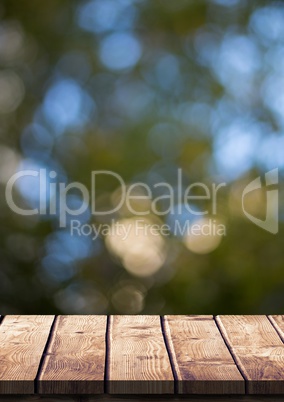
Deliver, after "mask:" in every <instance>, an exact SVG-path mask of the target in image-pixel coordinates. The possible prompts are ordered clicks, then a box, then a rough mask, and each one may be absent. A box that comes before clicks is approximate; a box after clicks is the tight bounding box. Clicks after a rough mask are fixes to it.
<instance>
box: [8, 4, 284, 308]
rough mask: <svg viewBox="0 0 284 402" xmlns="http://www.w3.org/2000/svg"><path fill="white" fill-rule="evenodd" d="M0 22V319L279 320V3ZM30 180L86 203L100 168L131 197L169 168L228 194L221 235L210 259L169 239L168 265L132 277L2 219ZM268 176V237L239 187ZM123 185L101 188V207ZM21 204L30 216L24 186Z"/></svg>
mask: <svg viewBox="0 0 284 402" xmlns="http://www.w3.org/2000/svg"><path fill="white" fill-rule="evenodd" d="M0 18H1V20H0V64H1V70H0V191H1V192H0V310H1V313H2V314H8V313H14V314H16V313H33V314H34V313H67V314H73V313H79V314H83V313H129V314H137V313H145V314H164V313H175V314H177V313H180V314H191V313H194V314H198V313H202V314H207V313H208V314H217V313H218V314H219V313H223V314H226V313H268V312H269V313H281V311H283V308H284V254H283V240H284V238H283V217H284V215H283V202H282V204H281V201H283V197H282V190H283V189H282V181H283V180H282V179H283V168H284V140H283V139H284V97H283V93H284V6H283V2H281V1H264V0H258V1H256V0H251V1H245V0H214V1H213V0H212V1H210V0H208V1H205V0H179V1H171V0H155V1H150V0H90V1H75V0H72V1H70V0H68V1H67V0H49V1H46V2H43V1H41V2H40V1H36V0H21V1H18V0H2V2H1V4H0ZM24 168H25V169H28V168H36V169H39V168H46V169H47V170H48V171H56V172H57V173H58V177H57V179H58V181H63V182H66V183H70V182H75V181H77V182H80V183H83V184H84V185H85V186H87V188H88V189H90V177H91V172H92V171H95V170H104V169H105V170H111V171H114V172H116V173H117V174H119V175H121V176H122V177H123V179H124V180H125V182H126V183H128V184H130V183H135V182H138V181H140V182H145V183H152V182H153V181H154V182H155V180H156V179H157V178H158V179H159V178H160V179H163V180H164V181H167V182H169V183H170V184H172V185H173V186H175V185H176V172H177V169H178V168H181V169H182V171H183V174H184V177H185V178H184V180H185V183H184V184H185V185H188V184H190V183H194V182H203V183H207V184H208V185H209V184H210V183H213V182H214V183H220V182H226V183H227V186H226V187H225V188H224V189H223V190H222V191H220V193H219V196H218V210H217V217H216V219H219V220H220V221H222V222H224V223H225V224H226V229H227V234H226V236H225V237H224V238H223V239H222V241H221V243H220V244H219V245H218V247H217V246H216V247H215V249H214V250H212V252H208V253H205V254H200V253H196V252H194V249H192V248H190V247H187V246H186V242H185V241H183V239H181V238H180V237H176V236H174V235H172V236H170V237H167V238H166V239H164V240H163V241H164V243H163V244H164V248H163V249H161V252H162V253H163V264H160V265H161V266H159V269H158V270H156V271H155V272H154V273H153V274H151V275H139V274H138V275H137V274H135V272H133V271H132V273H131V270H129V269H126V268H127V267H125V264H124V263H123V261H122V259H121V258H119V255H115V253H113V252H111V251H112V249H111V247H112V246H109V245H108V243H107V241H106V239H105V238H103V237H102V238H100V239H98V240H97V241H94V242H93V241H92V240H91V239H90V238H82V237H81V238H77V239H76V238H71V237H70V232H68V228H67V230H64V229H60V228H59V227H58V221H57V220H56V219H54V218H53V217H48V216H47V217H46V216H41V217H36V216H31V217H23V216H20V215H17V214H15V213H14V212H13V211H11V210H10V208H9V207H8V205H7V202H6V200H5V187H6V184H7V181H8V179H9V177H11V175H12V174H14V173H15V172H16V171H17V170H19V169H24ZM274 168H279V173H280V185H279V187H280V230H279V233H278V234H277V235H273V234H271V233H268V232H266V231H264V230H262V229H261V228H259V227H257V226H256V225H254V224H253V223H252V222H250V221H249V220H248V219H247V218H246V217H245V216H244V214H243V213H242V211H241V194H242V191H243V189H244V187H245V186H246V185H247V184H248V183H249V182H250V181H251V180H253V179H254V178H256V177H258V176H262V177H263V176H264V173H265V172H267V171H269V170H272V169H274ZM158 179H157V180H158ZM117 186H118V184H117V182H116V181H115V180H113V179H109V180H107V179H105V180H100V181H99V184H98V203H99V206H100V207H101V208H104V207H105V208H107V207H110V205H111V202H112V200H113V197H115V194H116V191H117ZM264 195H265V194H264V193H261V192H260V193H259V192H257V193H256V194H254V195H252V196H251V198H250V199H249V201H248V205H247V208H248V210H249V211H250V213H252V214H254V215H259V214H260V215H259V216H261V214H262V215H263V214H264V212H265V197H264ZM15 197H17V200H18V202H19V203H21V205H27V206H31V205H34V202H36V195H34V194H33V184H32V183H30V182H29V181H27V182H25V183H24V184H23V186H21V187H19V189H18V191H17V194H16V195H15ZM74 197H75V198H74ZM74 197H73V201H74V200H75V201H76V200H77V201H78V199H76V195H74ZM77 197H78V195H77ZM71 201H72V200H71ZM206 205H207V204H206V203H205V206H206ZM207 206H208V205H207ZM85 215H86V214H85ZM114 218H115V219H118V220H123V219H125V218H128V219H131V216H130V215H129V214H128V213H127V212H126V211H120V212H119V213H118V214H117V215H115V216H114ZM168 218H169V217H162V218H159V219H162V220H163V221H164V222H166V221H167V219H168ZM262 218H263V216H262ZM84 219H85V221H84V222H89V223H107V222H109V220H108V219H109V218H102V217H100V218H98V217H96V216H91V215H88V214H87V215H86V216H84ZM150 219H153V221H155V219H156V218H154V217H150ZM142 240H143V239H142ZM137 241H138V240H137V239H136V240H133V242H134V243H135V242H137ZM134 243H133V247H134V246H136V243H135V244H134ZM141 244H142V243H141ZM141 244H140V245H141ZM145 244H146V243H145ZM147 244H148V243H147ZM129 247H132V245H131V244H130V245H129ZM145 247H146V248H147V246H145ZM149 248H151V244H150V246H149ZM146 251H147V250H145V252H146ZM136 258H137V259H139V258H140V257H139V253H138V254H137V255H136ZM141 258H142V257H141ZM149 258H150V257H149ZM142 260H143V259H142ZM135 263H136V262H135ZM141 264H142V265H141V266H140V268H141V269H142V270H143V261H142V262H141ZM135 266H136V265H135Z"/></svg>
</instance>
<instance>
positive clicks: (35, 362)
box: [0, 315, 54, 394]
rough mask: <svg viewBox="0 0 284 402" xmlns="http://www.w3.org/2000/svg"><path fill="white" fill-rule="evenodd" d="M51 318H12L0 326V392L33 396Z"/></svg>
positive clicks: (7, 317) (5, 319) (8, 317)
mask: <svg viewBox="0 0 284 402" xmlns="http://www.w3.org/2000/svg"><path fill="white" fill-rule="evenodd" d="M53 320H54V316H32V315H29V316H24V315H21V316H12V315H8V316H6V317H5V318H4V320H3V322H2V323H1V325H0V362H1V364H0V393H1V394H33V393H34V380H35V378H36V375H37V371H38V368H39V364H40V360H41V356H42V353H43V351H44V348H45V345H46V342H47V340H48V336H49V332H50V328H51V325H52V322H53Z"/></svg>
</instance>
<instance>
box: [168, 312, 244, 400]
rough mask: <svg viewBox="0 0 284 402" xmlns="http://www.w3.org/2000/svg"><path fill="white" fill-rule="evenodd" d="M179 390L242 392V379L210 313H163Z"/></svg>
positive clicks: (198, 392) (179, 391) (189, 392)
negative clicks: (181, 314)
mask: <svg viewBox="0 0 284 402" xmlns="http://www.w3.org/2000/svg"><path fill="white" fill-rule="evenodd" d="M164 328H165V334H166V340H167V344H168V349H169V352H170V356H171V359H172V365H173V366H174V370H175V374H176V377H177V384H178V386H177V391H178V393H179V394H244V393H245V382H244V379H243V377H242V375H241V374H240V372H239V370H238V368H237V366H236V365H235V362H234V360H233V358H232V356H231V354H230V352H229V350H228V348H227V346H226V344H225V342H224V340H223V338H222V336H221V334H220V332H219V330H218V327H217V325H216V323H215V321H214V319H213V317H212V316H172V315H169V316H165V318H164Z"/></svg>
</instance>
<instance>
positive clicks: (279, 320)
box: [268, 315, 284, 380]
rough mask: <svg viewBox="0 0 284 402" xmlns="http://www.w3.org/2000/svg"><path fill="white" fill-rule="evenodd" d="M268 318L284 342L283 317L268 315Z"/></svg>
mask: <svg viewBox="0 0 284 402" xmlns="http://www.w3.org/2000/svg"><path fill="white" fill-rule="evenodd" d="M268 318H269V320H270V321H271V323H272V325H273V326H274V328H275V329H276V331H277V333H278V335H279V336H280V338H281V339H282V342H284V315H270V316H269V317H268ZM283 380H284V379H283Z"/></svg>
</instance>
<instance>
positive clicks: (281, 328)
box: [268, 315, 284, 342]
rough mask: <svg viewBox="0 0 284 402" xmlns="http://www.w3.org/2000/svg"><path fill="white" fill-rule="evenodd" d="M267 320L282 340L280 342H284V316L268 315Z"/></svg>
mask: <svg viewBox="0 0 284 402" xmlns="http://www.w3.org/2000/svg"><path fill="white" fill-rule="evenodd" d="M268 318H269V320H270V321H271V323H272V325H273V326H274V328H275V329H276V331H277V333H278V335H279V336H280V338H281V339H282V342H284V315H270V316H269V317H268Z"/></svg>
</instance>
